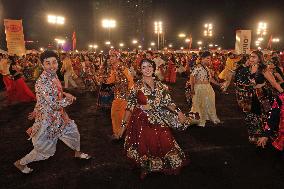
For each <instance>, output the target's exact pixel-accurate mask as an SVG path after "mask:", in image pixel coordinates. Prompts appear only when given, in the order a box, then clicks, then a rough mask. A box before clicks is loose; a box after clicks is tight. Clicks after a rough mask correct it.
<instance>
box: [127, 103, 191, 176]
mask: <svg viewBox="0 0 284 189" xmlns="http://www.w3.org/2000/svg"><path fill="white" fill-rule="evenodd" d="M124 147H125V151H126V153H127V157H128V158H129V159H130V160H131V161H132V162H133V163H134V164H135V165H136V166H139V167H141V168H142V169H144V170H146V171H148V172H164V173H166V174H178V173H179V171H180V169H181V168H182V167H183V166H185V165H186V164H188V161H187V158H186V157H185V154H184V153H183V151H182V150H181V148H180V147H179V145H178V144H177V143H176V141H175V139H174V137H173V135H172V133H171V130H170V128H168V127H165V126H162V125H159V124H151V123H150V122H149V121H148V118H147V114H146V113H145V112H143V111H142V110H141V109H138V108H135V109H134V111H133V113H132V115H131V118H130V122H129V124H128V126H127V131H126V138H125V146H124Z"/></svg>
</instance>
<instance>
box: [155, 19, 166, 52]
mask: <svg viewBox="0 0 284 189" xmlns="http://www.w3.org/2000/svg"><path fill="white" fill-rule="evenodd" d="M154 32H155V34H157V42H158V43H157V44H158V47H157V49H158V50H159V49H160V36H161V42H162V46H164V41H165V38H164V32H163V22H161V21H156V22H154Z"/></svg>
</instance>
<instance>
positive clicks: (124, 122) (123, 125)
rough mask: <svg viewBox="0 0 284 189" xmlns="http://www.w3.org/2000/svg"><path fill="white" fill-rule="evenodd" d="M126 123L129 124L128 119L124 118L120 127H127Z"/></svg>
mask: <svg viewBox="0 0 284 189" xmlns="http://www.w3.org/2000/svg"><path fill="white" fill-rule="evenodd" d="M126 124H127V123H126V121H125V120H122V122H121V125H120V127H121V128H125V127H126Z"/></svg>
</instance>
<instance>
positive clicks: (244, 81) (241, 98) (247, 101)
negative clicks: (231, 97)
mask: <svg viewBox="0 0 284 189" xmlns="http://www.w3.org/2000/svg"><path fill="white" fill-rule="evenodd" d="M235 86H236V97H237V102H238V105H239V106H240V108H241V109H242V110H243V112H249V111H250V110H251V101H252V96H253V94H254V90H253V85H252V83H251V81H250V70H249V67H243V66H240V67H239V68H238V69H237V70H236V75H235Z"/></svg>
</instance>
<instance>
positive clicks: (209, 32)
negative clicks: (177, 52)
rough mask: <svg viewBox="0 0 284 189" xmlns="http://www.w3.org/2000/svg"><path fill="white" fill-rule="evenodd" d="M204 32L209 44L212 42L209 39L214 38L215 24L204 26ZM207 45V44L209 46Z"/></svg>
mask: <svg viewBox="0 0 284 189" xmlns="http://www.w3.org/2000/svg"><path fill="white" fill-rule="evenodd" d="M204 28H205V29H204V31H203V35H204V37H205V38H207V44H208V43H209V42H210V40H209V38H211V37H212V36H213V24H212V23H206V24H204ZM207 44H205V45H206V46H207Z"/></svg>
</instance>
